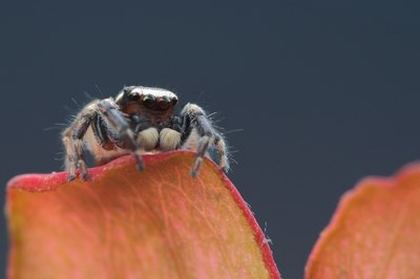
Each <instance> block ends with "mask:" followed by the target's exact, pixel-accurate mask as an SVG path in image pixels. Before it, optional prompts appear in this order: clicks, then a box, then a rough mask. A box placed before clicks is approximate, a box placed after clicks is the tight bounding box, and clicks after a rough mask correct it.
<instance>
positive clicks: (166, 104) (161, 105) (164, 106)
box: [157, 98, 170, 110]
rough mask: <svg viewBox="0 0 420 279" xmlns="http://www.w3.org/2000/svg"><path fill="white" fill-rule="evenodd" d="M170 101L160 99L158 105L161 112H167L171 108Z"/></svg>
mask: <svg viewBox="0 0 420 279" xmlns="http://www.w3.org/2000/svg"><path fill="white" fill-rule="evenodd" d="M169 104H170V103H169V100H168V99H167V98H159V101H158V103H157V105H158V107H159V109H160V110H166V109H168V108H169Z"/></svg>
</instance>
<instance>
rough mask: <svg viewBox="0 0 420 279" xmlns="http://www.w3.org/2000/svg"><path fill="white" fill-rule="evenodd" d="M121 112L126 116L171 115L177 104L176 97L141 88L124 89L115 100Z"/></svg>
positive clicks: (171, 93) (157, 89) (166, 91)
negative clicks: (144, 114)
mask: <svg viewBox="0 0 420 279" xmlns="http://www.w3.org/2000/svg"><path fill="white" fill-rule="evenodd" d="M115 101H116V103H117V104H119V105H120V106H121V108H122V110H123V111H124V112H126V113H128V114H132V113H142V112H143V113H149V114H150V113H151V114H154V115H156V114H168V113H171V112H172V111H173V109H174V107H175V105H176V103H177V102H178V97H177V96H176V95H175V94H174V93H173V92H171V91H169V90H165V89H161V88H152V87H142V86H130V87H125V88H124V89H123V90H122V91H121V93H120V94H119V95H118V96H117V98H116V100H115Z"/></svg>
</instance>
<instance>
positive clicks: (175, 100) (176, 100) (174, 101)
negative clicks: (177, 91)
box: [171, 98, 178, 106]
mask: <svg viewBox="0 0 420 279" xmlns="http://www.w3.org/2000/svg"><path fill="white" fill-rule="evenodd" d="M171 103H172V105H173V106H175V105H176V103H178V99H177V98H172V100H171Z"/></svg>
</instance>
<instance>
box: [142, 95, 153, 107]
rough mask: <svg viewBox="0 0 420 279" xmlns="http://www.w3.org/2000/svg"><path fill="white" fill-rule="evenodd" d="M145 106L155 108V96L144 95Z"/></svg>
mask: <svg viewBox="0 0 420 279" xmlns="http://www.w3.org/2000/svg"><path fill="white" fill-rule="evenodd" d="M142 102H143V104H144V106H145V107H147V108H150V109H153V108H154V106H155V98H154V97H153V96H150V95H146V96H143V100H142Z"/></svg>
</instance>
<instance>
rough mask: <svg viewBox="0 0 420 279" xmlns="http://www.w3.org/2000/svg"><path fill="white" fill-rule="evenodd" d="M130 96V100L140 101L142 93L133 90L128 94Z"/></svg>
mask: <svg viewBox="0 0 420 279" xmlns="http://www.w3.org/2000/svg"><path fill="white" fill-rule="evenodd" d="M128 98H129V99H130V101H138V100H139V99H140V94H139V93H137V92H131V93H130V94H129V95H128Z"/></svg>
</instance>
